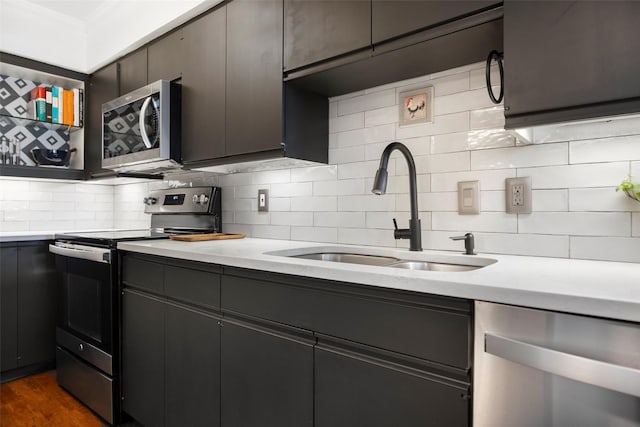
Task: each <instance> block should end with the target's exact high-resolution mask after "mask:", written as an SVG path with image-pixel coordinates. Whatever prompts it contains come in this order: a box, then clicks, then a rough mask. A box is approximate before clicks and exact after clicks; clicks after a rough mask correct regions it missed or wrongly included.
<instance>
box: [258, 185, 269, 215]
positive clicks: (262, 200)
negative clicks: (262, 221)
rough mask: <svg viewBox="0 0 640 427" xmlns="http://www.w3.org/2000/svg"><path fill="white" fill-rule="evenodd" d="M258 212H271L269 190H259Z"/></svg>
mask: <svg viewBox="0 0 640 427" xmlns="http://www.w3.org/2000/svg"><path fill="white" fill-rule="evenodd" d="M258 212H269V190H258Z"/></svg>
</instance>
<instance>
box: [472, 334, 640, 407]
mask: <svg viewBox="0 0 640 427" xmlns="http://www.w3.org/2000/svg"><path fill="white" fill-rule="evenodd" d="M484 339H485V353H489V354H493V355H494V356H498V357H501V358H503V359H506V360H509V361H512V362H516V363H519V364H521V365H525V366H529V367H532V368H534V369H538V370H540V371H544V372H548V373H550V374H554V375H559V376H562V377H565V378H569V379H572V380H575V381H579V382H582V383H586V384H591V385H595V386H598V387H602V388H606V389H609V390H613V391H617V392H620V393H624V394H628V395H631V396H635V397H640V370H638V369H633V368H629V367H626V366H620V365H615V364H612V363H607V362H602V361H600V360H594V359H589V358H586V357H582V356H577V355H575V354H570V353H563V352H561V351H557V350H552V349H550V348H546V347H540V346H537V345H533V344H529V343H526V342H522V341H518V340H514V339H512V338H506V337H502V336H499V335H493V334H488V333H485V335H484Z"/></svg>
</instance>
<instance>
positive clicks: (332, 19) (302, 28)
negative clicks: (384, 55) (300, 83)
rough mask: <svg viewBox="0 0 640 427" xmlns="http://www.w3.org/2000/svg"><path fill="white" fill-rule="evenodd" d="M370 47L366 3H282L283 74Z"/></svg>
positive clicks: (311, 0) (352, 0) (315, 0)
mask: <svg viewBox="0 0 640 427" xmlns="http://www.w3.org/2000/svg"><path fill="white" fill-rule="evenodd" d="M370 46H371V3H370V2H369V1H363V0H285V1H284V69H285V70H291V69H295V68H298V67H301V66H304V65H309V64H312V63H315V62H319V61H322V60H325V59H329V58H333V57H336V56H339V55H342V54H346V53H351V52H354V51H357V50H360V49H367V48H369V47H370Z"/></svg>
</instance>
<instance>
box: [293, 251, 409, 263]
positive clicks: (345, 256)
mask: <svg viewBox="0 0 640 427" xmlns="http://www.w3.org/2000/svg"><path fill="white" fill-rule="evenodd" d="M291 258H302V259H314V260H317V261H332V262H346V263H349V264H364V265H378V266H383V265H389V264H393V263H396V262H399V261H400V260H399V259H398V258H393V257H386V256H379V255H365V254H351V253H343V252H318V253H311V254H303V255H292V256H291Z"/></svg>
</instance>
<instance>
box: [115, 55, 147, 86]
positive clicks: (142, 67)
mask: <svg viewBox="0 0 640 427" xmlns="http://www.w3.org/2000/svg"><path fill="white" fill-rule="evenodd" d="M118 64H119V66H120V74H119V83H120V88H119V89H120V90H119V94H120V95H125V94H127V93H129V92H131V91H133V90H136V89H139V88H141V87H142V86H145V85H146V84H147V81H148V80H147V48H146V47H145V48H143V49H140V50H137V51H135V52H133V53H131V54H129V55H127V56H125V57H124V58H121V59H120V60H119V61H118Z"/></svg>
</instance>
